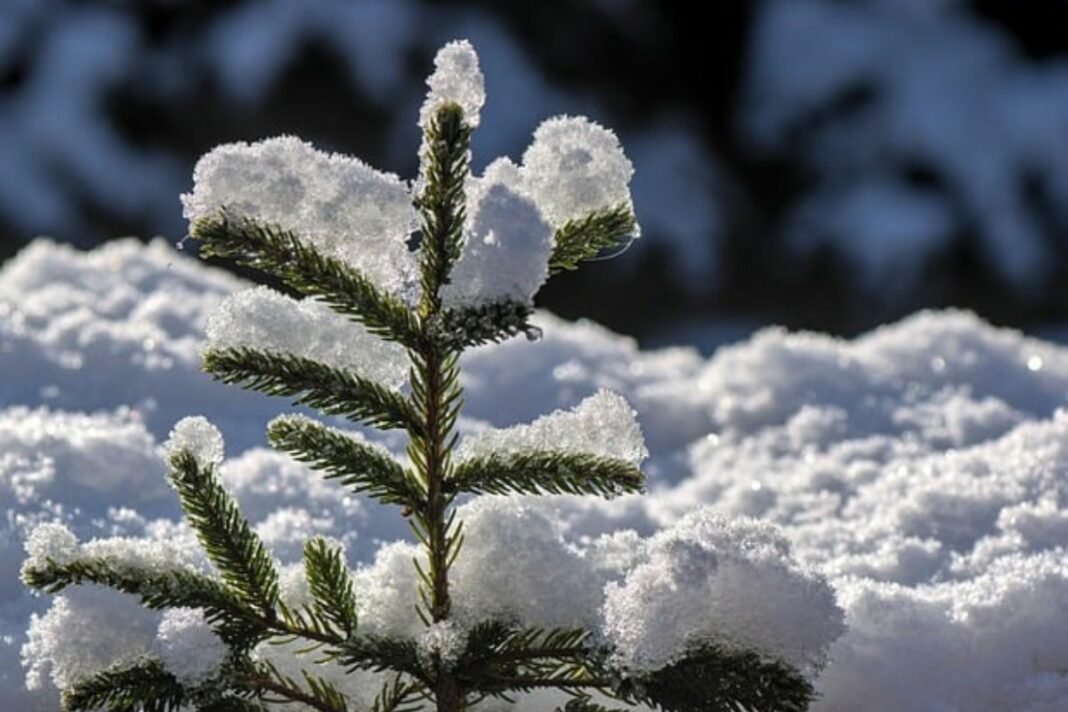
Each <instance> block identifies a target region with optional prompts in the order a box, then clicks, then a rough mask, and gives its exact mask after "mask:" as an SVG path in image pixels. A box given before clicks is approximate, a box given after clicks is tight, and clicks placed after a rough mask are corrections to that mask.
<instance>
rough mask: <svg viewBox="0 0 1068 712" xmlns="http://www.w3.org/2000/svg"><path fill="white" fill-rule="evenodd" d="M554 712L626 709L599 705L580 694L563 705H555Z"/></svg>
mask: <svg viewBox="0 0 1068 712" xmlns="http://www.w3.org/2000/svg"><path fill="white" fill-rule="evenodd" d="M554 712H626V710H624V709H621V708H619V707H605V706H604V705H599V704H597V703H596V702H594V701H593V700H591V699H590V698H589V697H588V696H586V695H582V696H581V697H576V698H575V699H573V700H571V701H570V702H568V703H567V704H565V705H564V706H563V707H557V708H556V710H555V711H554Z"/></svg>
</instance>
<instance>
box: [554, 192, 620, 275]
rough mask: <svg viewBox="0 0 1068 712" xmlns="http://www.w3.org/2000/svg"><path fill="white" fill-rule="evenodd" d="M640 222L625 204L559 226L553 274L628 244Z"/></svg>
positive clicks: (574, 267) (556, 236)
mask: <svg viewBox="0 0 1068 712" xmlns="http://www.w3.org/2000/svg"><path fill="white" fill-rule="evenodd" d="M637 225H638V223H637V221H636V220H635V218H634V213H633V212H632V211H631V209H630V206H628V205H625V204H621V205H617V206H616V207H614V208H610V209H608V210H602V211H599V212H594V213H590V214H589V215H587V216H586V217H584V218H580V219H577V220H568V221H567V222H566V223H564V225H562V226H561V227H560V228H558V229H557V231H556V235H555V237H554V238H553V243H554V244H553V252H552V255H551V256H550V257H549V274H556V273H557V272H562V271H565V270H568V271H569V270H575V269H578V266H579V263H580V262H582V261H584V260H589V259H593V258H594V257H597V256H598V255H599V254H601V253H602V252H604V251H605V250H607V249H610V248H613V247H618V246H620V245H625V244H626V243H627V242H628V241H629V240H630V236H631V235H633V234H634V231H635V229H636V228H637Z"/></svg>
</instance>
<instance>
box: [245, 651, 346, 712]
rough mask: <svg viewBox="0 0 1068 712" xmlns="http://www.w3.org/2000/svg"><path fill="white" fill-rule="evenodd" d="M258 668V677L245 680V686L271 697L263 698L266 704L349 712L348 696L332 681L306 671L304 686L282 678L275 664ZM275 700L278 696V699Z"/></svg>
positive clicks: (302, 674) (330, 711)
mask: <svg viewBox="0 0 1068 712" xmlns="http://www.w3.org/2000/svg"><path fill="white" fill-rule="evenodd" d="M256 668H257V670H258V674H256V675H252V676H246V677H244V678H242V679H241V684H242V685H243V686H245V687H246V689H249V690H254V691H256V692H259V693H264V692H266V693H270V695H269V696H268V695H265V696H263V697H264V701H266V702H281V703H282V704H288V703H291V702H297V703H301V704H304V705H307V706H308V707H311V708H312V709H314V710H318V711H319V712H348V709H349V708H348V704H347V703H346V701H345V696H344V695H343V694H342V693H341V691H340V690H338V689H337V687H336V686H334V685H333V684H332V683H331V682H329V681H328V680H325V679H323V678H321V677H319V676H316V675H312V674H310V673H308V672H307V671H303V670H302V671H301V677H302V678H303V685H302V684H301V683H299V682H297V681H296V680H294V679H293V678H292V677H290V676H288V675H284V674H282V673H281V672H280V671H279V670H278V668H277V667H275V665H274V664H273V663H270V662H260V663H258V664H257V665H256ZM271 696H277V699H272V698H271Z"/></svg>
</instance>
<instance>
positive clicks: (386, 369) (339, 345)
mask: <svg viewBox="0 0 1068 712" xmlns="http://www.w3.org/2000/svg"><path fill="white" fill-rule="evenodd" d="M206 332H207V337H208V347H209V348H224V347H233V348H241V347H246V348H253V349H263V350H266V351H275V352H279V353H291V354H294V355H296V356H303V357H305V358H310V359H313V360H316V361H321V362H323V363H327V364H330V365H331V366H336V367H341V368H349V369H352V370H353V371H355V372H356V373H358V374H359V375H360V376H362V377H364V378H372V379H374V380H377V381H381V382H383V383H387V384H389V385H391V386H399V385H400V384H401V382H402V381H403V380H404V378H405V376H406V374H407V371H408V367H407V360H406V358H405V355H404V349H403V348H402V347H401V346H398V345H397V344H395V343H390V342H388V341H384V340H383V339H380V338H379V337H377V336H375V335H373V334H371V333H369V332H368V331H367V330H366V329H365V328H363V326H361V325H359V324H356V323H354V322H352V321H349V320H348V319H346V318H345V317H343V316H341V315H339V314H338V313H337V312H335V311H333V310H331V309H330V308H329V307H328V306H326V305H325V304H322V303H320V302H317V301H315V300H314V299H302V300H299V301H298V300H296V299H293V298H291V297H287V296H285V295H284V294H280V293H279V292H276V291H274V290H272V289H268V288H267V287H256V288H254V289H247V290H245V291H242V292H236V293H234V294H232V295H230V296H229V297H227V298H226V299H225V300H224V301H223V302H222V303H221V304H220V305H219V306H218V307H217V308H216V309H215V311H213V312H212V313H211V315H210V316H209V317H208V324H207V328H206Z"/></svg>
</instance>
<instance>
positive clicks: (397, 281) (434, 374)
mask: <svg viewBox="0 0 1068 712" xmlns="http://www.w3.org/2000/svg"><path fill="white" fill-rule="evenodd" d="M436 66H437V69H436V71H435V72H434V74H433V75H432V76H431V78H430V79H429V80H428V84H429V85H430V92H429V94H428V96H427V99H426V102H425V103H424V105H423V107H422V110H421V115H420V122H419V123H420V126H421V128H422V133H423V141H422V148H421V152H420V164H421V165H420V172H419V175H418V179H417V180H416V181H415V182H414V184H413V185H411V186H409V185H408V184H406V183H404V182H402V181H401V180H399V179H397V178H396V177H395V176H391V175H386V174H383V173H380V172H378V171H375V170H373V169H371V168H369V167H368V166H366V165H364V164H362V163H360V162H359V161H356V160H355V159H351V158H347V157H343V156H337V155H327V154H323V153H320V152H317V151H315V150H314V149H312V148H311V147H310V146H308V145H307V144H305V143H303V142H301V141H299V140H297V139H294V138H288V137H283V138H279V139H271V140H267V141H262V142H259V143H256V144H232V145H227V146H221V147H219V148H217V149H215V150H214V151H212V152H211V153H209V154H208V155H207V156H205V157H204V158H203V159H202V160H201V162H200V163H199V164H198V166H197V169H196V176H195V188H194V190H193V192H192V193H191V194H189V195H186V196H184V197H183V201H184V204H185V207H186V214H187V216H188V217H189V218H190V220H191V228H190V233H191V236H192V237H193V238H195V239H197V240H199V241H200V242H201V244H202V247H201V254H202V255H205V256H212V257H219V258H224V259H227V260H231V261H233V262H234V263H236V264H239V265H242V266H244V267H248V268H252V269H256V270H260V271H262V272H264V273H266V274H267V275H269V276H271V277H273V278H275V279H277V280H280V281H281V282H282V283H284V284H285V285H287V286H288V287H289V288H290V289H291V290H293V291H294V292H298V293H300V294H303V295H304V296H305V299H304V300H302V301H298V300H294V299H292V298H290V297H288V296H284V295H282V294H280V293H277V292H274V291H271V290H269V289H266V288H263V287H260V288H256V289H252V290H249V291H247V292H242V293H238V294H235V295H233V296H232V297H230V298H229V299H228V300H226V302H225V303H224V304H223V305H222V306H221V307H220V308H219V311H218V312H217V313H216V314H215V315H214V316H213V317H212V318H211V320H210V323H209V324H208V346H207V348H206V351H205V353H204V361H203V365H204V369H205V370H206V371H207V372H208V373H209V374H211V375H212V376H213V377H215V378H217V379H219V380H222V381H225V382H227V383H232V384H237V385H240V386H242V387H244V388H248V389H252V390H255V391H260V392H262V393H267V394H270V395H275V396H283V397H286V398H289V399H292V400H293V401H294V402H295V403H297V404H300V405H304V406H308V407H310V408H313V409H318V410H319V411H321V412H322V413H325V414H327V415H330V416H341V417H343V418H347V419H348V420H350V421H352V422H353V423H357V424H360V425H363V426H369V427H372V428H376V429H382V430H388V429H394V430H398V431H402V432H403V433H404V434H405V435H406V438H407V442H408V446H407V457H406V459H398V458H397V457H395V456H394V455H393V454H392V453H391V452H390V451H388V450H387V449H385V448H383V447H380V446H378V445H375V444H372V443H371V442H368V441H367V440H365V439H363V438H362V437H359V436H357V435H355V434H354V433H351V432H346V431H342V430H338V429H336V428H334V427H329V426H327V425H325V424H323V423H321V422H319V421H316V420H313V419H310V418H307V417H304V416H284V417H280V418H278V419H276V420H275V421H273V422H272V423H271V424H270V426H269V428H268V438H269V441H270V443H271V445H272V446H274V447H275V448H277V449H278V450H280V451H282V452H285V453H288V454H289V455H291V456H292V457H294V458H296V459H297V460H300V461H302V462H305V463H307V464H308V465H309V466H310V467H311V468H312V469H314V470H317V471H319V472H321V473H322V474H323V475H324V476H325V477H326V478H328V479H331V480H335V481H336V483H337V484H338V485H339V486H341V487H344V488H347V489H348V490H350V491H351V492H354V493H359V494H362V495H366V496H367V497H370V498H373V499H375V500H377V501H378V502H380V503H383V504H384V505H388V506H392V507H396V508H397V509H398V510H399V511H398V513H397V516H403V517H406V518H407V520H408V522H409V524H410V526H411V530H412V532H413V534H414V537H415V539H416V540H417V541H418V542H419V545H420V546H421V552H422V553H421V555H420V556H419V557H417V558H416V560H415V561H414V563H413V566H414V567H415V570H416V572H417V576H418V582H419V585H418V595H417V600H412V601H411V602H410V605H411V608H412V610H414V613H413V615H417V616H418V617H419V619H420V620H421V627H422V630H423V632H422V633H421V634H420V635H418V636H417V637H414V638H413V637H403V636H388V635H382V634H380V633H376V632H374V631H371V632H367V631H363V630H361V621H360V616H359V610H360V607H359V605H358V597H359V596H360V595H361V592H360V591H359V590H357V588H356V587H355V586H354V582H353V577H352V575H351V573H350V570H349V568H348V566H347V563H346V558H345V555H344V552H343V550H342V549H341V548H340V546H338V545H337V544H335V543H332V542H331V541H328V540H326V539H323V538H313V539H311V540H309V541H307V543H306V545H305V547H304V578H305V585H306V590H307V596H306V597H305V600H304V601H303V602H301V603H294V602H293V601H291V600H287V598H286V596H285V595H283V593H281V592H280V591H281V584H280V576H279V571H278V568H277V564H276V562H275V560H274V558H273V556H272V554H271V552H270V551H269V550H268V548H267V547H266V546H265V544H264V543H263V542H262V541H261V540H260V538H259V537H258V536H257V534H256V533H255V531H254V529H253V528H252V527H251V526H250V525H249V523H248V521H247V520H246V519H245V517H244V516H243V515H242V513H241V511H240V509H239V508H238V505H237V503H236V502H235V500H234V499H233V498H232V497H231V496H230V494H229V493H228V492H227V490H226V489H225V488H224V487H223V486H222V484H221V481H220V477H219V468H220V465H221V463H222V439H221V437H220V435H219V433H218V431H217V430H215V428H214V427H213V426H212V425H211V424H210V423H208V422H207V421H206V420H204V419H203V418H187V419H185V420H183V421H181V422H180V423H178V425H177V426H176V427H175V429H174V431H173V432H172V435H171V438H170V440H169V441H168V443H167V451H168V453H169V454H168V464H169V478H170V481H171V483H172V485H173V486H174V489H175V490H176V491H177V494H178V497H179V499H180V501H181V505H182V508H183V510H184V512H185V516H186V520H187V522H188V524H189V526H190V527H192V529H193V530H195V532H196V535H197V536H198V538H199V541H200V544H201V545H202V547H203V549H204V551H205V553H206V556H207V559H208V560H210V562H211V564H212V565H213V567H214V569H215V571H214V572H213V573H209V572H206V571H201V570H193V569H187V568H166V567H153V566H144V565H139V564H137V563H135V562H123V561H120V560H117V559H114V558H109V557H107V556H91V555H86V554H85V553H84V552H82V553H79V552H78V551H77V550H76V547H75V546H74V544H72V543H71V542H69V541H64V542H59V543H58V544H54V545H53V546H51V547H50V548H49V547H43V548H44V550H45V554H44V555H42V556H38V557H36V558H34V559H31V560H30V561H28V562H27V564H26V566H25V567H24V569H23V574H22V575H23V579H24V581H25V582H26V583H27V584H28V585H30V586H32V587H34V588H36V589H39V590H42V591H46V592H49V593H55V592H58V591H61V590H63V589H64V588H66V587H68V586H71V585H74V584H83V583H92V584H97V585H100V586H104V587H109V588H112V589H116V590H118V591H122V592H125V593H127V594H132V595H133V596H136V597H139V599H140V601H141V603H142V604H143V605H145V606H147V607H149V608H152V609H163V610H165V611H166V613H165V615H164V618H163V622H162V623H161V626H160V639H161V640H162V641H164V643H165V645H164V649H163V651H162V652H161V653H160V655H158V656H152V657H142V658H139V659H138V660H136V661H134V662H132V663H130V662H126V663H123V664H121V665H116V666H113V667H111V668H108V669H104V670H101V671H99V672H97V673H95V674H92V675H89V676H86V677H84V678H82V679H80V680H79V681H78V682H76V683H75V684H73V685H72V686H71V687H69V688H68V689H66V690H64V691H63V698H62V699H63V706H64V709H65V710H68V711H69V712H75V711H77V710H98V709H104V710H116V711H117V710H131V711H133V710H146V711H148V710H188V709H196V710H205V711H208V710H212V711H222V710H234V711H238V710H249V711H251V710H264V709H274V708H279V709H301V708H303V709H314V710H321V711H322V712H345V711H348V710H353V711H355V710H373V711H374V712H400V711H401V710H428V709H436V710H438V711H439V712H457V711H458V710H465V709H485V710H489V709H502V708H508V707H510V706H511V705H512V704H513V700H515V699H517V698H520V697H522V696H523V695H525V694H527V693H530V692H532V691H542V690H556V691H559V692H561V693H563V696H564V702H562V703H561V705H560V706H556V705H555V704H554V705H553V706H554V707H556V709H557V710H558V712H565V711H566V712H597V711H599V712H608V711H609V710H621V709H649V708H651V709H660V710H670V711H674V712H698V711H700V712H708V711H710V710H768V711H773V710H783V711H789V710H803V709H805V708H806V707H807V705H808V703H809V701H810V700H811V699H812V696H813V690H812V687H811V685H810V683H809V682H808V680H807V678H806V676H805V675H804V674H802V672H801V671H800V670H799V669H798V668H797V667H796V666H794V665H791V664H789V663H787V662H784V661H783V660H780V659H776V658H774V657H769V656H767V655H763V654H760V653H758V652H756V651H754V650H751V649H747V648H745V647H744V646H737V645H731V644H730V641H725V640H716V639H714V638H710V639H698V640H687V641H686V645H685V646H683V647H682V648H681V649H679V650H676V651H674V652H673V653H672V654H671V655H669V656H668V657H666V658H664V659H660V660H659V662H658V663H656V665H654V666H649V665H646V666H628V665H624V664H621V662H620V661H621V659H622V658H621V657H620V655H619V654H618V651H617V650H614V649H613V644H612V638H611V636H606V635H605V634H604V632H603V631H598V630H594V629H591V628H589V627H547V626H537V625H529V624H525V623H524V622H523V621H522V620H518V619H516V618H514V617H495V616H494V615H492V614H491V613H487V614H486V615H485V617H483V618H481V619H478V617H477V616H474V617H473V616H472V615H471V613H470V612H468V613H467V615H465V616H463V617H457V616H456V615H454V598H453V588H452V587H451V585H450V581H451V579H450V570H451V569H452V568H453V566H454V565H455V564H456V562H457V560H458V557H463V556H464V536H465V534H464V522H463V521H461V518H459V517H458V516H457V505H458V500H459V499H460V498H463V497H465V496H467V495H508V496H514V495H519V494H525V495H547V494H556V495H560V494H566V495H597V496H601V497H614V496H617V495H620V494H624V493H636V492H640V491H641V490H642V488H643V475H642V472H641V471H640V469H639V465H640V463H641V461H642V460H643V459H644V457H645V455H646V451H645V447H644V443H643V440H642V437H641V432H640V430H639V428H638V425H637V422H636V421H635V418H634V413H633V411H632V410H631V409H630V407H629V406H628V405H627V403H626V402H625V401H624V400H623V399H622V398H621V397H619V396H617V395H614V394H611V393H608V392H601V393H598V394H597V395H595V396H593V397H591V398H589V399H587V400H586V401H583V403H582V404H580V405H579V406H578V408H576V409H574V410H573V411H570V412H558V413H555V414H553V415H550V416H546V417H544V418H541V419H539V420H537V421H535V422H534V423H532V424H530V425H525V426H517V427H513V428H509V429H505V430H497V431H493V430H491V431H486V432H475V433H472V434H470V435H469V436H467V437H466V438H464V439H462V440H461V438H460V437H459V435H458V432H457V421H458V418H459V416H460V413H461V408H462V405H463V388H462V386H461V380H460V365H461V354H463V352H464V351H465V350H466V349H469V348H471V347H473V346H476V345H481V344H488V343H492V342H499V341H503V340H505V339H508V338H510V337H513V336H516V335H518V334H523V333H526V334H529V335H533V334H534V333H535V331H536V330H535V327H533V326H532V325H531V323H530V321H529V319H530V317H531V316H532V306H531V303H532V299H533V296H534V294H535V292H536V291H537V290H538V289H539V288H540V286H541V285H542V284H543V283H544V282H545V280H546V279H547V278H548V277H549V276H550V275H552V274H554V273H557V272H561V271H563V270H574V269H576V268H577V267H578V266H579V265H580V264H581V263H582V262H583V261H586V260H589V259H591V258H595V257H597V256H599V255H602V254H604V253H605V252H606V251H613V250H616V249H618V248H620V247H621V246H625V245H626V243H627V242H628V241H629V240H631V239H634V238H635V237H636V236H637V229H638V228H637V224H636V222H635V217H634V214H633V210H632V205H631V201H630V195H629V189H628V183H629V179H630V176H631V172H632V169H631V165H630V163H629V161H628V160H627V158H626V157H625V156H624V154H623V152H622V149H621V148H620V146H619V143H618V141H617V139H616V137H615V135H614V134H612V133H611V132H610V131H608V130H606V129H604V128H602V127H600V126H598V125H597V124H595V123H592V122H590V121H588V120H587V119H584V118H573V117H560V118H556V119H551V120H549V121H546V122H545V123H544V124H542V126H541V127H540V128H539V129H538V130H537V132H536V133H535V135H534V142H533V144H532V145H531V147H530V148H529V149H528V150H527V152H526V154H525V155H524V157H523V160H522V164H521V165H516V164H514V163H512V162H510V161H508V160H507V159H499V160H498V161H496V162H494V163H492V164H490V166H489V167H488V168H487V169H486V170H485V172H484V173H483V175H482V176H474V175H472V173H471V170H470V141H471V136H472V132H473V131H474V129H475V128H476V127H477V126H478V122H479V111H480V109H481V106H482V103H483V100H484V91H483V84H482V75H481V72H480V70H479V66H478V58H477V56H476V55H475V53H474V51H473V50H472V48H471V47H470V45H468V44H467V43H466V42H454V43H450V44H449V45H447V46H445V47H444V48H443V49H442V50H441V52H440V53H439V54H438V56H437V59H436ZM405 383H406V384H407V386H406V387H404V384H405ZM619 590H622V589H619ZM650 625H651V626H653V627H655V626H656V622H655V621H653V622H651V623H650ZM267 643H269V644H272V645H274V646H276V648H277V649H281V650H285V651H288V652H289V653H291V655H290V659H291V662H290V664H288V665H283V664H281V663H280V662H279V659H280V658H279V657H278V656H272V655H267V654H264V653H263V652H262V651H263V650H264V644H267ZM294 661H295V662H294ZM326 671H329V674H327V672H326ZM345 675H363V677H361V678H360V680H362V681H364V682H363V683H362V684H375V685H377V686H378V687H377V694H376V695H375V696H374V697H373V703H371V704H370V705H369V706H366V707H365V706H360V705H357V703H355V702H354V701H353V700H352V699H350V696H348V695H347V694H346V692H345V691H344V689H343V687H344V686H343V685H340V684H339V683H338V682H337V681H338V679H339V676H341V677H344V676H345Z"/></svg>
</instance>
